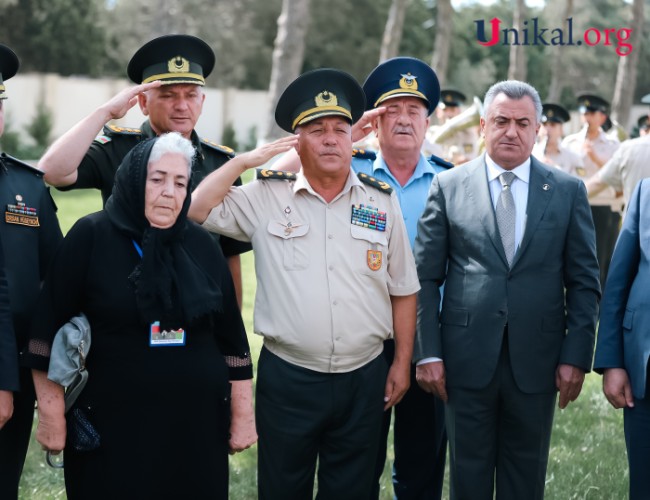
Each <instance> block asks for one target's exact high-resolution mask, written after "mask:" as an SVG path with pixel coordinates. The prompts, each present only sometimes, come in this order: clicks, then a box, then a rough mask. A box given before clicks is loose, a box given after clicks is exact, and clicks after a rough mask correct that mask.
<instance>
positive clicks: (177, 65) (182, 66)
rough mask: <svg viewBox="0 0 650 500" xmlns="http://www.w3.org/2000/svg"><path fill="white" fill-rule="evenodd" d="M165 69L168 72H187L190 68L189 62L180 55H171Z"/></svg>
mask: <svg viewBox="0 0 650 500" xmlns="http://www.w3.org/2000/svg"><path fill="white" fill-rule="evenodd" d="M167 70H168V71H169V72H170V73H187V72H188V71H189V70H190V62H189V61H188V60H187V59H185V58H184V57H182V56H176V57H172V58H171V59H170V60H169V61H167Z"/></svg>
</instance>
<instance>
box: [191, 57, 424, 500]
mask: <svg viewBox="0 0 650 500" xmlns="http://www.w3.org/2000/svg"><path fill="white" fill-rule="evenodd" d="M364 105H365V98H364V94H363V91H362V89H361V88H360V87H359V84H358V83H357V82H356V81H355V80H354V79H353V78H352V77H350V76H349V75H347V74H346V73H343V72H340V71H337V70H332V69H320V70H315V71H312V72H309V73H305V74H304V75H302V76H301V77H299V78H298V79H297V80H295V81H294V82H293V83H292V84H291V85H289V87H288V88H287V89H286V90H285V92H284V93H283V95H282V97H281V98H280V100H279V102H278V105H277V108H276V121H277V123H278V124H279V125H280V126H281V127H282V128H283V129H284V130H287V131H289V132H296V133H298V134H299V135H298V136H292V137H289V138H285V139H281V140H279V141H276V142H275V143H272V144H270V145H267V146H263V147H262V148H260V149H258V150H255V151H253V152H251V153H245V154H243V155H240V156H238V157H237V158H236V159H234V160H232V161H230V162H229V163H228V164H226V165H225V166H224V167H222V168H221V169H220V170H219V171H217V172H214V173H213V174H210V176H208V177H207V178H206V179H205V181H204V182H203V183H202V184H201V185H200V186H199V187H198V188H197V190H196V191H195V193H194V196H193V198H194V199H193V203H192V208H191V210H190V216H191V217H192V218H193V219H195V220H197V221H198V222H202V223H203V225H204V227H205V228H207V229H208V230H211V231H218V232H219V233H222V234H227V235H229V236H231V237H233V238H238V239H242V240H246V241H251V242H252V244H253V249H254V251H255V266H256V272H257V277H258V288H257V297H256V300H255V318H254V321H255V331H256V333H258V334H260V335H262V336H263V337H264V348H263V350H262V353H261V355H260V361H259V368H258V372H257V374H258V382H257V399H256V406H257V408H256V418H257V426H258V432H259V435H260V444H259V447H258V453H259V458H258V488H259V497H260V499H275V498H311V497H312V494H313V493H312V492H313V484H314V473H315V470H316V463H317V461H318V466H319V470H318V488H319V495H322V496H323V497H324V498H337V497H338V498H368V497H369V495H370V492H371V489H372V485H373V476H374V465H375V461H376V455H377V448H378V444H379V435H380V430H381V424H382V416H383V415H382V414H383V410H384V409H385V408H389V407H391V406H393V405H395V404H396V403H397V402H399V400H400V399H401V398H402V396H403V395H404V393H405V392H406V390H407V388H408V385H409V372H410V364H411V354H412V348H413V336H414V330H415V293H416V292H417V290H419V288H420V286H419V283H418V279H417V274H416V270H415V264H414V260H413V256H412V253H411V250H410V246H409V240H408V235H407V232H406V228H405V226H404V221H403V220H402V213H401V210H400V206H399V202H398V200H397V198H396V196H395V194H394V193H393V192H392V189H391V188H390V187H389V186H388V185H386V184H385V183H382V182H379V181H377V180H375V179H374V178H372V177H369V176H368V175H364V174H360V175H359V176H356V175H355V174H354V173H353V171H352V170H351V168H350V163H351V157H352V138H351V124H352V123H354V122H355V121H356V120H358V119H359V118H360V117H361V115H362V113H363V110H364ZM294 145H295V148H296V150H297V151H298V155H299V157H300V160H301V170H300V172H298V173H297V174H293V173H288V172H274V171H268V170H262V171H260V172H259V173H258V180H257V181H255V182H252V183H250V184H247V185H245V186H243V187H238V188H232V189H228V187H229V186H230V184H232V179H234V178H235V177H237V176H238V175H240V174H241V173H242V172H243V171H244V170H246V169H248V168H252V167H255V166H257V165H260V164H263V163H264V162H265V161H267V160H268V159H270V158H271V157H272V156H274V155H275V154H277V153H280V152H282V151H286V150H287V149H289V148H290V147H291V146H294ZM224 196H225V197H224ZM391 336H392V337H394V338H395V344H396V347H395V358H394V360H393V363H392V365H391V366H390V367H389V366H388V364H387V361H386V358H385V357H384V356H381V353H382V349H383V342H384V340H386V339H387V338H390V337H391Z"/></svg>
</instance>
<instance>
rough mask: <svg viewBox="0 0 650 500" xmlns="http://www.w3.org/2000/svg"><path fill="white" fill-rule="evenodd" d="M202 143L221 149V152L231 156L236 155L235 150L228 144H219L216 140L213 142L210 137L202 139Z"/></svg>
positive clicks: (211, 147)
mask: <svg viewBox="0 0 650 500" xmlns="http://www.w3.org/2000/svg"><path fill="white" fill-rule="evenodd" d="M201 145H202V146H206V147H208V148H210V149H214V150H216V151H219V152H220V153H223V154H225V155H226V156H229V157H230V158H234V157H235V150H234V149H232V148H229V147H228V146H222V145H221V144H217V143H216V142H212V141H210V140H208V139H201Z"/></svg>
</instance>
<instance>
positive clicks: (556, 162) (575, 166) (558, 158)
mask: <svg viewBox="0 0 650 500" xmlns="http://www.w3.org/2000/svg"><path fill="white" fill-rule="evenodd" d="M533 156H534V157H535V158H537V159H538V160H539V161H542V162H544V163H546V164H547V165H552V166H554V167H557V168H559V169H560V170H563V171H564V172H566V173H568V174H571V175H573V176H574V177H580V174H579V172H583V171H584V165H583V163H582V158H581V157H580V156H578V155H577V154H576V153H574V152H573V151H571V150H570V149H567V148H565V147H564V146H562V145H558V152H557V153H551V152H550V151H547V150H546V141H543V142H538V143H536V144H535V146H534V147H533Z"/></svg>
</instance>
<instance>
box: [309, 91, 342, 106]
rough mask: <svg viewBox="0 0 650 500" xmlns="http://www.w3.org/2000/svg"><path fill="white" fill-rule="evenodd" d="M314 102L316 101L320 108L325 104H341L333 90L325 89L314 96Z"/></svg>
mask: <svg viewBox="0 0 650 500" xmlns="http://www.w3.org/2000/svg"><path fill="white" fill-rule="evenodd" d="M314 102H315V103H316V106H317V107H319V108H321V107H323V106H338V105H339V100H338V98H337V97H336V94H333V93H332V92H329V91H327V90H323V91H322V92H321V93H320V94H318V95H317V96H316V97H314Z"/></svg>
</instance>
